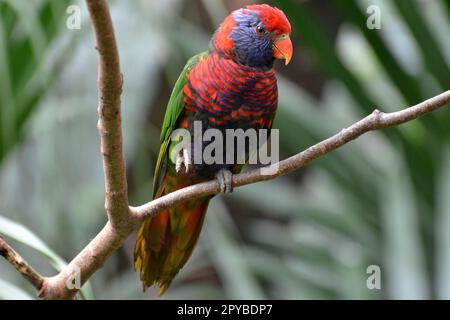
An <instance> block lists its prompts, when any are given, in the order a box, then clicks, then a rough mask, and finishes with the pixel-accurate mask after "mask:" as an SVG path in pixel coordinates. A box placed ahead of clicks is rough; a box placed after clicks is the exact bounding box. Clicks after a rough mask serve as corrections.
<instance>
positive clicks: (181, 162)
mask: <svg viewBox="0 0 450 320" xmlns="http://www.w3.org/2000/svg"><path fill="white" fill-rule="evenodd" d="M182 167H184V172H185V173H188V172H189V171H190V170H191V169H192V163H191V151H190V150H189V149H187V148H185V149H183V150H182V151H180V153H179V154H178V155H177V159H176V162H175V170H176V171H177V173H180V171H181V168H182Z"/></svg>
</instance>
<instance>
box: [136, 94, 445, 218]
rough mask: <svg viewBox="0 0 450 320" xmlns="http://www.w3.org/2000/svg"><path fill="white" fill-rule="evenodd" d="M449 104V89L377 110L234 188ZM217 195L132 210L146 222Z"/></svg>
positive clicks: (206, 187)
mask: <svg viewBox="0 0 450 320" xmlns="http://www.w3.org/2000/svg"><path fill="white" fill-rule="evenodd" d="M449 102H450V90H449V91H446V92H444V93H441V94H440V95H437V96H435V97H433V98H431V99H428V100H426V101H424V102H421V103H419V104H417V105H415V106H412V107H409V108H407V109H403V110H401V111H397V112H392V113H383V112H380V111H378V110H375V111H374V112H373V113H372V114H370V115H369V116H367V117H365V118H364V119H362V120H360V121H358V122H356V123H354V124H353V125H351V126H350V127H348V128H346V129H343V130H342V131H341V132H339V133H337V134H335V135H334V136H332V137H330V138H328V139H326V140H323V141H321V142H319V143H317V144H315V145H313V146H311V147H309V148H308V149H306V150H304V151H303V152H300V153H298V154H296V155H294V156H292V157H290V158H288V159H285V160H283V161H280V162H279V163H276V164H274V165H273V167H274V169H276V170H270V171H272V172H274V173H273V174H262V173H261V169H254V170H251V171H248V172H243V173H240V174H238V175H234V176H233V187H240V186H244V185H247V184H251V183H255V182H259V181H266V180H272V179H275V178H277V177H279V176H282V175H285V174H287V173H289V172H292V171H294V170H297V169H300V168H302V167H304V166H306V165H308V164H309V163H310V162H311V161H313V160H315V159H317V158H318V157H320V156H323V155H324V154H327V153H329V152H331V151H333V150H335V149H337V148H339V147H341V146H343V145H344V144H346V143H348V142H350V141H352V140H354V139H356V138H358V137H359V136H361V135H363V134H364V133H366V132H369V131H374V130H379V129H384V128H389V127H393V126H396V125H399V124H402V123H405V122H408V121H411V120H413V119H417V118H419V117H421V116H423V115H424V114H427V113H430V112H432V111H434V110H436V109H438V108H440V107H443V106H444V105H446V104H447V103H449ZM266 172H267V171H266ZM218 192H220V186H219V184H218V183H217V181H209V182H204V183H199V184H196V185H193V186H189V187H186V188H183V189H180V190H177V191H175V192H172V193H169V194H167V195H165V196H163V197H161V198H158V199H155V200H153V201H150V202H148V203H146V204H144V205H141V206H139V207H132V208H131V210H132V213H133V215H134V216H135V217H136V218H137V219H139V220H140V221H143V220H145V219H147V218H148V217H154V216H155V215H157V214H158V213H159V212H161V211H162V210H164V209H167V208H170V207H173V206H175V205H177V204H179V203H181V202H184V201H186V200H190V199H193V198H197V197H200V196H206V195H211V194H216V193H218Z"/></svg>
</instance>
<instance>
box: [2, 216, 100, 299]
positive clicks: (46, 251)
mask: <svg viewBox="0 0 450 320" xmlns="http://www.w3.org/2000/svg"><path fill="white" fill-rule="evenodd" d="M0 234H2V235H6V236H8V237H10V238H12V239H14V240H16V241H19V242H21V243H23V244H25V245H27V246H29V247H30V248H33V249H35V250H36V251H38V252H40V253H41V254H42V255H44V256H45V257H46V258H47V259H48V261H49V263H50V264H51V265H52V266H53V267H54V268H55V269H56V270H57V271H61V270H62V269H64V268H65V267H66V266H67V263H66V262H65V261H64V260H63V259H62V258H61V257H59V256H58V255H57V254H56V253H55V252H54V251H53V250H52V249H50V248H49V247H48V246H47V245H46V244H45V243H44V242H43V241H42V240H41V239H39V237H37V236H36V235H35V234H34V233H33V232H32V231H30V230H29V229H27V228H26V227H24V226H23V225H21V224H18V223H16V222H14V221H11V220H9V219H7V218H5V217H4V216H1V215H0ZM81 292H82V295H83V297H84V298H86V299H93V292H92V288H91V286H90V284H89V283H86V284H84V286H83V288H82V289H81Z"/></svg>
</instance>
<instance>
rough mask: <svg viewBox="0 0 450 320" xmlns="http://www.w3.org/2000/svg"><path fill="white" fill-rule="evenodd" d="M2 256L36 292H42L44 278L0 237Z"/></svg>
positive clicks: (0, 252)
mask: <svg viewBox="0 0 450 320" xmlns="http://www.w3.org/2000/svg"><path fill="white" fill-rule="evenodd" d="M0 256H2V257H4V258H5V259H6V261H8V262H9V263H10V264H11V265H12V266H13V267H14V268H15V269H16V270H17V271H18V272H19V273H20V274H21V275H22V276H23V277H24V278H25V279H27V280H28V281H29V282H30V283H31V284H32V285H33V286H34V287H35V288H36V290H38V291H39V290H41V288H42V283H43V282H44V278H43V277H42V276H41V275H40V274H39V273H37V272H36V271H35V270H34V269H33V268H32V267H31V266H30V265H29V264H28V262H26V261H25V259H24V258H22V257H21V256H20V254H18V253H17V252H16V251H14V249H13V248H11V246H10V245H9V244H7V243H6V241H5V240H4V239H3V238H2V237H0Z"/></svg>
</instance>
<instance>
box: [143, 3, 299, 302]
mask: <svg viewBox="0 0 450 320" xmlns="http://www.w3.org/2000/svg"><path fill="white" fill-rule="evenodd" d="M290 33H291V26H290V24H289V21H288V20H287V18H286V16H285V15H284V13H283V12H282V11H281V10H279V9H277V8H274V7H271V6H269V5H266V4H263V5H250V6H247V7H246V8H243V9H239V10H236V11H234V12H232V13H231V14H230V15H229V16H228V17H227V18H226V19H225V20H224V22H223V23H222V24H221V26H220V27H219V29H218V30H217V31H216V32H215V34H214V36H213V38H212V40H211V43H210V48H209V50H208V51H206V52H203V53H200V54H198V55H196V56H194V57H193V58H191V59H190V60H189V61H188V63H187V65H186V66H185V68H184V70H183V71H182V73H181V75H180V77H179V78H178V81H177V82H176V84H175V88H174V89H173V91H172V94H171V96H170V101H169V104H168V106H167V111H166V114H165V118H164V123H163V127H162V132H161V148H160V152H159V156H158V161H157V164H156V170H155V171H156V172H155V178H154V181H153V184H154V198H158V197H161V196H163V195H165V194H168V193H170V192H173V191H175V190H178V189H181V188H183V187H186V186H189V185H192V184H195V183H198V182H202V181H206V180H210V179H213V178H214V177H216V178H217V179H218V181H219V183H220V185H221V189H222V191H223V192H231V190H232V189H231V177H232V174H236V173H238V172H239V171H240V170H241V169H242V167H243V166H242V165H241V164H230V163H228V162H226V163H225V164H220V163H214V164H203V163H202V164H198V163H197V162H194V161H193V159H192V157H193V156H192V152H191V151H192V150H187V149H188V148H186V149H183V150H181V152H180V153H179V154H178V155H177V157H176V159H175V160H174V159H172V158H171V157H170V156H169V153H170V150H172V149H173V148H174V146H175V145H176V144H177V143H178V142H179V141H178V140H177V141H175V139H173V137H172V133H173V132H174V130H175V129H179V128H185V129H187V130H188V131H189V132H192V131H193V125H192V124H193V123H194V121H201V123H202V126H203V129H210V128H214V129H218V130H220V131H221V132H224V131H225V130H226V129H229V128H239V129H243V130H246V129H269V130H270V128H271V127H272V122H273V119H274V117H275V112H276V109H277V103H278V90H277V80H276V77H275V71H274V69H273V64H274V61H275V59H282V60H285V63H286V64H288V63H289V61H290V59H291V57H292V51H293V49H292V42H291V40H290V38H289V36H290ZM210 199H211V196H208V197H202V198H198V199H195V200H191V201H187V202H185V203H182V204H180V205H178V206H176V207H174V208H171V209H168V210H165V211H163V212H161V213H160V214H159V215H158V216H156V217H154V218H152V219H150V220H148V221H146V222H145V223H143V224H142V225H141V227H140V228H139V231H138V235H137V240H136V245H135V262H134V264H135V268H136V270H137V269H140V277H141V280H142V282H143V285H144V290H145V289H146V288H147V287H149V286H151V285H153V284H157V285H158V286H159V289H160V294H162V293H164V292H165V290H166V289H167V288H168V286H169V285H170V283H171V281H172V279H173V278H174V276H175V275H176V274H177V273H178V272H179V270H180V269H181V268H182V267H183V265H184V264H185V263H186V261H187V260H188V259H189V257H190V255H191V253H192V250H193V248H194V246H195V244H196V242H197V239H198V237H199V234H200V230H201V228H202V224H203V220H204V217H205V214H206V210H207V207H208V202H209V200H210Z"/></svg>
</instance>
